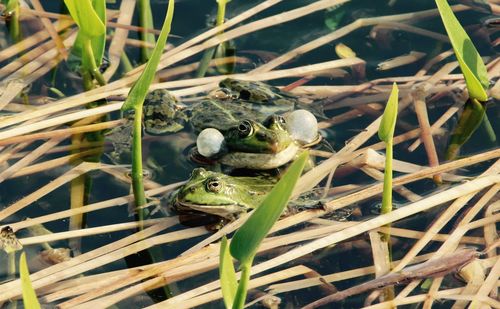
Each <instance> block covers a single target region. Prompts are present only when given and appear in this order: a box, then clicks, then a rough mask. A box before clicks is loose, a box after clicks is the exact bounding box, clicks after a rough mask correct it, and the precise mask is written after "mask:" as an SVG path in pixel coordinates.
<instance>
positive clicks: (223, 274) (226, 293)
mask: <svg viewBox="0 0 500 309" xmlns="http://www.w3.org/2000/svg"><path fill="white" fill-rule="evenodd" d="M219 275H220V284H221V290H222V296H223V299H224V304H225V305H226V308H231V307H232V306H233V303H234V297H235V295H236V290H237V288H238V281H237V280H236V271H235V270H234V265H233V259H232V257H231V255H230V254H229V247H228V246H227V238H226V236H224V237H222V240H221V243H220V255H219Z"/></svg>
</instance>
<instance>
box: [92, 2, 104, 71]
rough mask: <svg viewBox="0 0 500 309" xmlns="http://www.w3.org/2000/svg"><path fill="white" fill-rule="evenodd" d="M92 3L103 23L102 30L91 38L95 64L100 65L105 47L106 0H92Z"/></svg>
mask: <svg viewBox="0 0 500 309" xmlns="http://www.w3.org/2000/svg"><path fill="white" fill-rule="evenodd" d="M92 5H93V7H94V9H95V12H96V14H97V16H98V17H99V19H100V20H101V22H102V23H103V25H104V32H103V33H102V34H100V35H98V36H96V37H93V38H92V50H93V52H94V59H95V62H96V64H97V66H98V67H99V66H101V64H102V57H103V56H104V48H105V47H106V0H93V1H92Z"/></svg>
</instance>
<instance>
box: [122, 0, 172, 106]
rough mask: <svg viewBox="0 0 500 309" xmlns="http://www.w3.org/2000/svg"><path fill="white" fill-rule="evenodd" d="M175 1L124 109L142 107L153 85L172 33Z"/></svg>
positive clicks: (170, 4)
mask: <svg viewBox="0 0 500 309" xmlns="http://www.w3.org/2000/svg"><path fill="white" fill-rule="evenodd" d="M174 2H175V1H174V0H170V1H169V2H168V8H167V16H166V17H165V21H164V22H163V26H162V28H161V32H160V36H159V37H158V42H156V45H155V48H154V49H153V53H152V54H151V58H150V59H149V61H148V63H147V64H146V68H145V69H144V71H143V72H142V74H141V76H139V79H138V80H137V81H136V82H135V84H134V85H133V86H132V89H130V92H129V93H128V96H127V100H126V101H125V103H123V106H122V111H127V110H132V109H135V108H136V107H137V108H142V104H143V102H144V99H145V98H146V95H147V93H148V88H149V85H151V82H152V81H153V78H154V76H155V72H156V67H157V66H158V63H159V62H160V56H161V54H162V52H163V49H164V48H165V44H166V42H167V37H168V34H169V33H170V29H171V25H172V19H173V17H174Z"/></svg>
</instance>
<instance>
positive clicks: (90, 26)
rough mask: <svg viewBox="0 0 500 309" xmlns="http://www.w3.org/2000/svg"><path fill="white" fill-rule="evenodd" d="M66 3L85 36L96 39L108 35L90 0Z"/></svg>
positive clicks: (71, 0) (75, 0)
mask: <svg viewBox="0 0 500 309" xmlns="http://www.w3.org/2000/svg"><path fill="white" fill-rule="evenodd" d="M64 3H65V4H66V7H67V8H68V11H69V13H70V14H71V17H72V18H73V20H74V21H75V23H76V24H77V25H78V27H79V28H80V31H81V32H82V33H83V34H84V35H86V36H88V37H94V36H99V35H102V34H105V33H106V27H105V26H104V23H103V22H102V20H101V19H100V18H99V16H98V15H97V12H96V10H94V8H93V7H92V3H91V2H90V0H64Z"/></svg>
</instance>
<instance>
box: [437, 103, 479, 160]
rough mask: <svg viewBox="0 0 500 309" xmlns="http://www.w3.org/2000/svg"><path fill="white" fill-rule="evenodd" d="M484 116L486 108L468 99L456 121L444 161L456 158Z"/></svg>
mask: <svg viewBox="0 0 500 309" xmlns="http://www.w3.org/2000/svg"><path fill="white" fill-rule="evenodd" d="M485 114H486V108H485V107H484V105H483V104H482V103H481V102H479V101H478V100H475V99H472V98H469V100H467V102H465V106H464V111H463V112H462V114H461V115H460V118H459V119H458V124H457V126H456V127H455V129H454V130H453V133H452V134H451V137H450V144H449V145H448V149H447V150H446V160H453V159H455V158H456V157H457V155H458V152H459V150H460V147H462V145H463V144H465V142H467V140H468V139H469V138H470V137H471V136H472V134H473V133H474V131H476V129H477V128H478V127H479V125H480V124H481V121H483V118H484V115H485Z"/></svg>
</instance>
